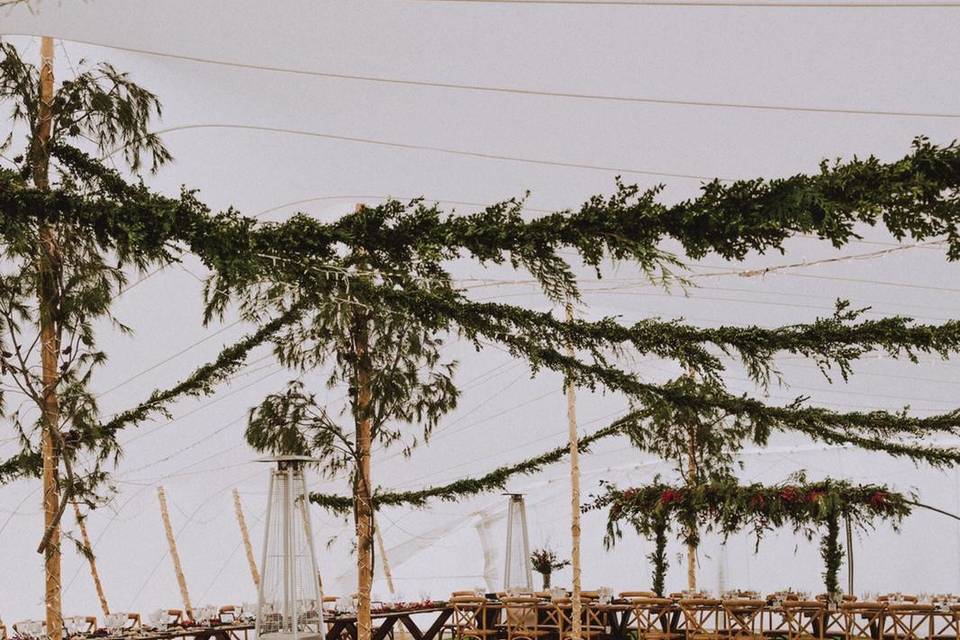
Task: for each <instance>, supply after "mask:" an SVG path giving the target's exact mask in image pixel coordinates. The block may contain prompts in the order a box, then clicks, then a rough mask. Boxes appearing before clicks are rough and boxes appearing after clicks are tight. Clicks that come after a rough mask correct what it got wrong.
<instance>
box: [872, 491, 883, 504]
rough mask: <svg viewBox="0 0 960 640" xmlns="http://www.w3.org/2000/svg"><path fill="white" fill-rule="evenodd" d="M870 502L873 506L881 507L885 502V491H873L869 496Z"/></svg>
mask: <svg viewBox="0 0 960 640" xmlns="http://www.w3.org/2000/svg"><path fill="white" fill-rule="evenodd" d="M870 504H871V505H872V506H874V507H882V506H884V505H886V504H887V494H886V492H885V491H875V492H874V493H873V495H872V496H870Z"/></svg>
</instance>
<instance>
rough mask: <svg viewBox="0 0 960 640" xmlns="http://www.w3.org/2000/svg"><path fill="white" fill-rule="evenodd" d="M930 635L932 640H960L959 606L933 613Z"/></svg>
mask: <svg viewBox="0 0 960 640" xmlns="http://www.w3.org/2000/svg"><path fill="white" fill-rule="evenodd" d="M931 634H932V635H931V638H933V640H960V605H952V606H948V607H946V609H945V610H937V611H934V612H933V616H932V620H931Z"/></svg>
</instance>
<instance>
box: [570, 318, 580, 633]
mask: <svg viewBox="0 0 960 640" xmlns="http://www.w3.org/2000/svg"><path fill="white" fill-rule="evenodd" d="M566 312H567V322H573V306H572V305H571V304H570V303H567V305H566ZM567 355H568V356H570V357H571V358H572V357H574V352H573V346H572V345H570V344H568V345H567ZM566 387H567V389H566V391H567V428H568V431H569V437H570V537H571V540H572V546H571V549H570V568H571V571H572V572H573V584H572V585H571V590H572V594H571V595H572V601H573V602H572V611H571V612H570V613H571V616H570V617H571V625H570V626H571V636H572V639H573V640H579V638H580V637H581V635H582V624H581V623H582V621H581V615H580V608H581V605H580V448H579V447H580V445H579V442H578V440H577V397H576V391H575V390H574V387H573V382H572V381H571V380H570V379H569V378H568V379H567V382H566Z"/></svg>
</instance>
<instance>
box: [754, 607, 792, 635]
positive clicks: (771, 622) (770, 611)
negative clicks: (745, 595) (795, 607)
mask: <svg viewBox="0 0 960 640" xmlns="http://www.w3.org/2000/svg"><path fill="white" fill-rule="evenodd" d="M767 600H768V601H772V600H775V598H774V597H773V596H767ZM779 602H780V603H781V604H782V603H783V602H786V600H782V599H781V600H779ZM761 615H762V616H763V622H762V625H761V626H762V628H761V629H760V635H762V636H763V637H764V638H769V639H770V640H785V639H786V638H787V637H788V636H789V635H790V629H789V625H788V619H787V612H786V611H785V610H784V609H783V607H782V606H774V605H773V604H771V605H769V606H766V607H764V609H763V613H762V614H761Z"/></svg>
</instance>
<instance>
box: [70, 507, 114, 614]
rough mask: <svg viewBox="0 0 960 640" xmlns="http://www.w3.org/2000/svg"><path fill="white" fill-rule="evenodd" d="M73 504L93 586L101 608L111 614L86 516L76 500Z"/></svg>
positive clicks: (105, 612) (104, 612)
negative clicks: (81, 511)
mask: <svg viewBox="0 0 960 640" xmlns="http://www.w3.org/2000/svg"><path fill="white" fill-rule="evenodd" d="M70 502H71V503H72V504H73V514H74V516H76V519H77V526H78V527H79V528H80V539H81V540H82V541H83V546H84V548H86V550H87V553H86V556H87V562H88V563H89V565H90V576H91V577H92V578H93V586H94V587H95V588H96V590H97V598H99V599H100V609H101V610H102V611H103V615H104V616H108V615H110V606H109V605H108V604H107V596H106V595H105V594H104V593H103V584H101V582H100V573H99V572H98V571H97V559H96V557H95V556H94V555H93V545H91V544H90V536H89V535H87V525H86V522H85V521H86V517H84V515H83V514H81V513H80V505H78V504H77V501H76V500H71V501H70Z"/></svg>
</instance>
